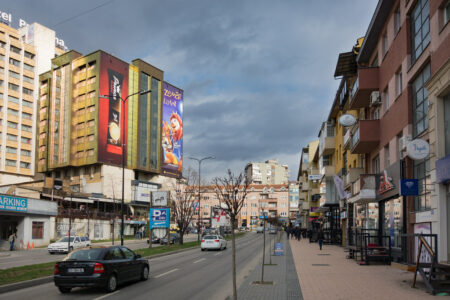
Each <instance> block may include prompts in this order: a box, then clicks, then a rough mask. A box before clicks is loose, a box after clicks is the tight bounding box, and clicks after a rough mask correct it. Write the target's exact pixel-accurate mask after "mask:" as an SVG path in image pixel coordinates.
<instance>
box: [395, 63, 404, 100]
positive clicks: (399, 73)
mask: <svg viewBox="0 0 450 300" xmlns="http://www.w3.org/2000/svg"><path fill="white" fill-rule="evenodd" d="M402 90H403V85H402V70H401V69H400V70H398V71H397V73H395V93H396V95H395V96H397V97H398V96H400V94H401V93H402Z"/></svg>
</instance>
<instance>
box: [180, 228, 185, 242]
mask: <svg viewBox="0 0 450 300" xmlns="http://www.w3.org/2000/svg"><path fill="white" fill-rule="evenodd" d="M183 238H184V232H183V231H181V230H180V245H183Z"/></svg>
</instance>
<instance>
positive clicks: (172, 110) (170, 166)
mask: <svg viewBox="0 0 450 300" xmlns="http://www.w3.org/2000/svg"><path fill="white" fill-rule="evenodd" d="M162 101H163V105H162V126H161V128H162V136H161V147H162V156H163V159H162V166H161V174H162V175H165V176H169V177H175V178H180V177H181V171H182V167H183V90H180V89H178V88H176V87H174V86H172V85H170V84H169V83H167V82H164V83H163V99H162Z"/></svg>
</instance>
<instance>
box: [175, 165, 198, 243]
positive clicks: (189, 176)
mask: <svg viewBox="0 0 450 300" xmlns="http://www.w3.org/2000/svg"><path fill="white" fill-rule="evenodd" d="M183 174H185V176H184V177H183V178H182V179H179V180H177V186H176V189H175V191H176V192H175V199H174V200H173V201H172V204H173V212H174V218H175V222H176V223H177V225H178V228H179V229H180V245H182V244H183V238H184V235H185V234H186V231H187V229H188V227H189V225H190V224H191V221H192V218H193V216H194V202H195V198H194V197H195V187H194V185H193V184H194V182H195V180H196V173H195V172H194V171H193V170H192V169H191V168H188V169H187V170H186V171H184V172H183Z"/></svg>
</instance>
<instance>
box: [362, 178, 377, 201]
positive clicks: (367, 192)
mask: <svg viewBox="0 0 450 300" xmlns="http://www.w3.org/2000/svg"><path fill="white" fill-rule="evenodd" d="M359 180H360V182H359V184H360V191H359V195H360V198H361V199H375V198H376V193H375V189H376V178H375V175H370V174H361V175H360V177H359Z"/></svg>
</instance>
